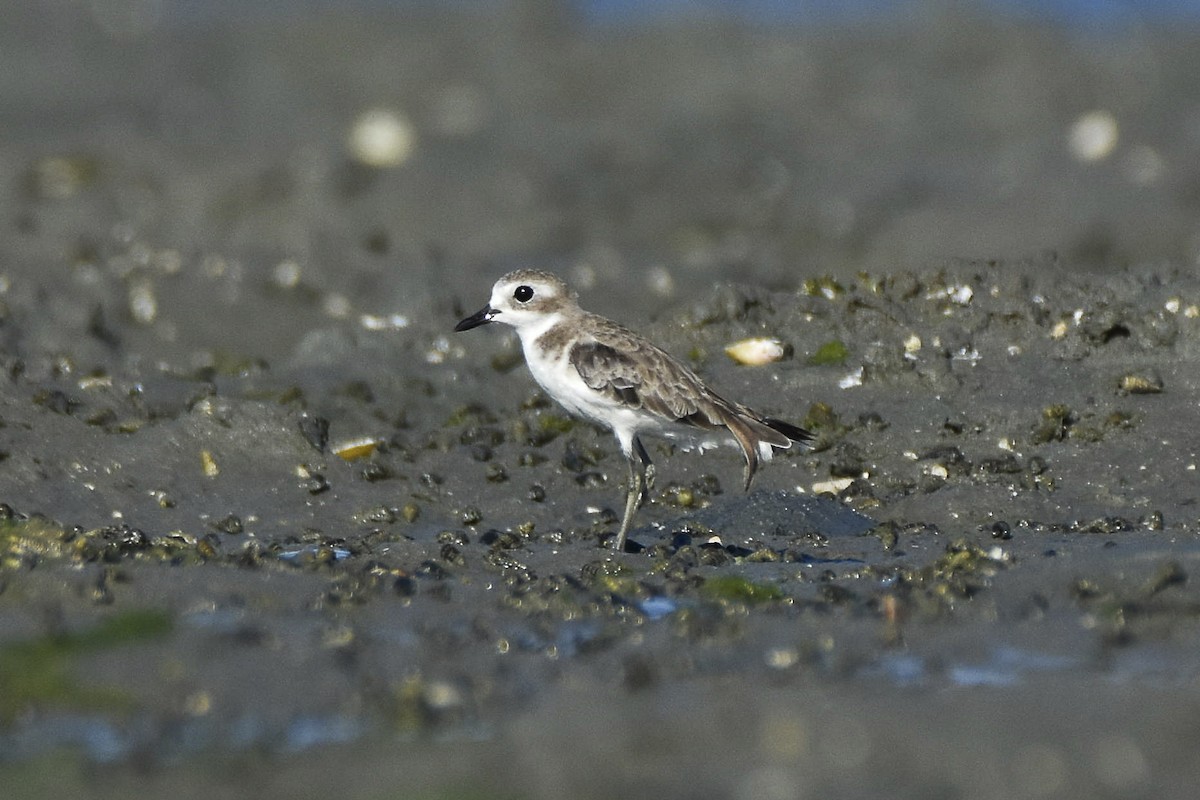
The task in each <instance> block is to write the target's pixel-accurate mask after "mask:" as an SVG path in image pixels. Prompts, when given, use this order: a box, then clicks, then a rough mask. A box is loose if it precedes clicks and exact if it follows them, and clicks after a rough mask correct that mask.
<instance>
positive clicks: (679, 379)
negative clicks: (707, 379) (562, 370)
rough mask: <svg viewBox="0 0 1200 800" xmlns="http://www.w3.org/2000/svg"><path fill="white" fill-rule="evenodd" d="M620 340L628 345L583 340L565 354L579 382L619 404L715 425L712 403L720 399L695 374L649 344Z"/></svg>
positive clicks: (686, 421) (701, 424)
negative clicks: (623, 346)
mask: <svg viewBox="0 0 1200 800" xmlns="http://www.w3.org/2000/svg"><path fill="white" fill-rule="evenodd" d="M623 344H628V345H630V347H627V348H623V349H621V350H618V349H617V348H615V347H613V346H611V345H608V344H604V343H602V342H594V341H593V342H583V343H580V344H577V345H575V346H574V347H572V348H571V352H570V354H569V356H568V359H569V360H570V362H571V365H572V366H573V367H575V370H576V371H577V372H578V373H579V377H581V378H583V382H584V383H585V384H587V385H588V386H589V387H590V388H592V389H595V390H596V391H598V392H600V393H601V394H604V395H605V396H607V397H609V398H611V399H613V400H615V401H617V402H619V403H621V404H622V405H626V406H629V407H630V408H643V409H645V410H646V411H649V412H650V413H652V414H657V415H659V416H661V417H665V418H667V419H672V420H677V421H679V422H682V423H684V424H688V425H696V426H698V427H702V428H711V427H716V426H717V425H720V424H721V417H720V415H719V413H718V412H717V410H716V407H715V404H716V403H719V402H721V401H720V400H719V398H716V397H715V396H714V395H713V394H712V393H711V392H710V391H709V390H708V389H706V388H705V387H704V384H702V383H701V382H700V379H699V378H697V377H696V376H695V375H693V374H692V373H691V372H689V371H688V370H687V369H686V368H685V367H683V366H682V365H680V364H679V363H678V362H677V361H675V360H674V359H672V358H671V357H670V356H668V355H667V354H666V353H664V352H662V351H661V350H659V349H658V348H656V347H654V346H653V345H650V344H648V343H646V342H642V341H637V340H631V341H630V342H628V343H623ZM630 353H633V355H630Z"/></svg>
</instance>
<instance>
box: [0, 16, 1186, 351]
mask: <svg viewBox="0 0 1200 800" xmlns="http://www.w3.org/2000/svg"><path fill="white" fill-rule="evenodd" d="M1198 31H1200V6H1198V5H1197V4H1195V3H1194V2H1186V1H1185V0H1155V1H1153V2H1147V1H1142V0H1139V2H1116V1H1115V0H1113V1H1106V0H1042V1H1041V2H1038V1H1037V0H991V1H990V2H985V1H984V0H979V2H966V3H964V2H939V1H938V0H928V1H927V2H921V1H920V0H917V1H915V2H902V1H901V0H873V1H871V2H853V3H848V2H837V1H836V0H810V1H809V2H783V0H757V1H755V0H750V1H748V2H729V1H726V2H721V1H720V0H709V1H708V2H703V1H702V0H694V1H693V2H685V1H684V0H675V1H671V2H658V3H650V4H646V3H637V2H632V1H631V0H592V1H591V2H586V1H585V0H576V1H575V2H568V1H567V0H559V1H557V2H556V1H555V0H515V1H514V2H490V3H469V2H405V1H403V0H395V1H393V2H387V1H386V0H359V1H358V2H332V1H325V0H293V1H291V2H282V1H281V2H269V3H268V2H263V3H251V4H246V3H240V2H233V0H92V1H91V2H83V1H82V0H32V1H31V2H26V3H19V4H10V6H9V8H8V9H7V10H6V20H5V24H4V26H3V27H2V28H0V104H2V107H3V113H2V114H0V202H3V203H4V205H5V213H4V214H3V215H2V216H0V233H2V234H3V235H2V236H0V258H2V259H3V264H0V270H3V271H5V272H6V274H8V275H9V277H10V279H11V278H12V277H14V276H23V278H27V279H28V280H29V281H34V282H37V281H41V280H46V281H49V284H48V285H52V286H53V288H54V290H55V292H60V293H61V292H81V293H82V294H81V296H80V297H79V298H78V299H79V301H80V302H81V303H83V304H84V305H85V306H86V305H88V304H89V302H88V301H91V300H94V298H95V297H96V296H97V295H99V296H101V299H102V301H103V302H104V303H105V304H106V306H108V305H116V306H118V307H120V308H122V309H123V314H124V316H126V317H128V318H130V319H132V320H133V321H134V322H135V323H137V324H139V325H141V326H142V327H143V328H146V329H156V330H155V331H154V332H153V334H154V335H150V336H147V337H146V338H145V341H142V342H141V345H142V346H144V347H145V348H148V355H149V356H154V355H157V356H161V357H164V358H172V357H180V358H182V357H184V354H183V353H181V352H175V351H174V350H173V348H178V347H184V346H185V345H186V343H187V342H188V340H189V339H192V338H193V337H195V340H196V341H203V342H206V343H214V342H215V343H218V344H220V343H222V342H226V343H227V344H233V343H234V342H236V341H242V342H244V341H247V340H249V341H253V342H254V343H255V345H254V347H255V349H256V351H257V353H258V354H259V355H261V356H264V357H272V356H276V355H280V354H284V353H287V352H290V348H291V347H292V346H293V345H294V344H295V341H296V339H297V338H298V336H299V333H298V332H299V331H300V330H304V329H307V328H309V327H311V326H313V325H315V324H319V323H321V322H322V321H325V320H328V319H329V318H331V317H332V318H334V319H341V318H345V319H355V318H358V315H365V317H364V318H369V319H371V320H374V322H373V323H372V324H377V325H382V326H387V325H393V324H396V325H400V324H409V323H414V324H416V323H422V322H425V323H428V324H430V325H442V323H443V322H444V320H445V319H447V318H450V317H452V316H454V314H455V313H456V312H457V311H458V310H461V309H462V308H466V307H467V306H471V307H473V306H475V305H478V303H479V300H480V298H481V297H482V296H483V295H484V294H485V293H486V289H487V287H488V286H489V285H490V284H491V281H492V280H493V279H494V277H495V276H496V275H497V274H499V273H500V272H501V271H504V270H506V269H508V268H511V267H512V266H513V265H514V264H534V265H540V266H545V267H549V268H552V269H556V270H559V271H561V272H563V273H564V274H566V276H567V277H569V278H570V279H572V280H573V281H574V282H575V284H576V285H577V286H578V287H579V288H580V289H582V290H585V291H586V290H597V291H596V294H595V295H594V296H596V297H599V298H601V300H600V301H599V303H598V304H596V305H597V306H598V310H601V311H608V312H610V313H611V312H613V311H614V310H616V309H622V310H624V311H625V314H624V316H625V317H626V318H639V317H641V316H643V315H645V314H649V313H653V312H654V310H655V309H657V308H661V307H662V305H663V304H664V303H671V302H677V301H681V300H686V299H688V298H690V297H691V296H693V295H695V294H696V293H697V292H698V291H701V290H703V289H704V288H705V287H707V286H711V284H712V282H713V281H720V280H734V279H736V280H739V281H745V282H754V283H759V284H762V285H765V286H768V287H771V288H778V289H788V288H794V287H796V286H798V285H799V284H800V283H801V282H802V281H803V280H804V279H805V278H809V277H813V276H821V275H832V276H835V277H838V278H842V279H844V278H847V277H850V276H853V275H855V274H857V273H860V272H864V271H865V272H870V273H872V274H887V273H894V272H899V271H905V270H923V269H926V268H930V267H933V268H937V267H938V266H939V265H941V264H946V263H961V262H962V261H964V260H966V261H968V262H969V261H973V260H981V261H989V260H1007V261H1014V260H1015V261H1019V260H1022V259H1027V260H1028V259H1032V260H1034V261H1036V262H1037V263H1041V264H1046V265H1051V266H1052V267H1053V268H1062V269H1065V270H1070V271H1078V270H1088V271H1105V270H1119V269H1124V268H1127V267H1130V266H1135V267H1136V266H1139V265H1141V266H1146V265H1170V266H1172V267H1176V268H1189V269H1190V268H1191V267H1193V266H1194V265H1195V264H1196V263H1197V260H1198V259H1200V80H1198V78H1200V48H1198V47H1197V38H1198V37H1197V33H1198ZM605 304H607V307H606V305H605ZM231 323H236V324H235V325H233V327H232V330H231ZM58 327H61V326H58ZM44 335H46V336H54V335H55V334H54V332H53V331H45V332H44Z"/></svg>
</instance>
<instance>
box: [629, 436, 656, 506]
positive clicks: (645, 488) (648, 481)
mask: <svg viewBox="0 0 1200 800" xmlns="http://www.w3.org/2000/svg"><path fill="white" fill-rule="evenodd" d="M633 447H634V449H635V450H636V451H637V455H638V458H640V459H641V460H642V496H641V497H639V498H638V508H641V507H642V505H643V504H644V503H645V502H646V501H647V500H649V499H650V490H651V489H653V488H654V462H653V461H651V460H650V454H649V453H647V452H646V448H644V447H642V440H641V439H639V438H637V437H636V436H635V437H634V438H633Z"/></svg>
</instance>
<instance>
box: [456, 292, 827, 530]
mask: <svg viewBox="0 0 1200 800" xmlns="http://www.w3.org/2000/svg"><path fill="white" fill-rule="evenodd" d="M492 322H500V323H505V324H507V325H511V326H512V327H513V328H515V329H516V332H517V335H518V337H519V338H520V340H521V349H522V351H523V352H524V355H525V363H526V365H527V366H528V367H529V371H530V373H531V374H532V375H533V378H534V380H535V381H537V383H538V384H539V385H540V386H541V387H542V389H543V390H544V391H545V392H546V394H548V395H549V396H550V397H551V398H553V399H554V400H555V401H556V402H557V403H558V404H559V405H561V406H562V407H563V408H564V409H566V410H567V412H569V413H570V414H572V415H574V416H577V417H582V418H583V419H585V420H589V421H591V422H593V423H595V424H597V425H599V426H600V427H602V428H607V429H609V430H611V431H612V433H613V435H614V436H615V437H616V439H617V443H618V444H619V445H620V447H621V452H622V454H623V455H624V456H625V459H626V461H627V463H628V467H629V482H628V486H627V494H626V497H625V513H624V515H623V517H622V519H621V527H620V530H619V531H618V532H617V538H616V543H615V547H616V550H617V551H618V552H624V551H625V549H626V541H627V537H628V535H629V528H630V525H631V524H632V523H633V519H634V516H635V514H636V513H637V510H638V509H639V508H640V507H641V506H642V505H643V504H644V503H645V501H646V498H647V496H648V494H649V489H650V485H649V479H652V478H653V475H654V472H653V469H654V468H653V463H652V462H651V460H650V456H649V454H647V452H646V448H645V447H644V446H643V445H642V442H641V437H642V436H643V435H650V436H659V437H664V438H667V439H672V440H677V441H680V442H683V443H685V444H687V445H691V446H695V447H697V448H698V449H700V450H701V451H703V450H704V449H706V448H708V447H713V446H716V445H718V444H722V443H732V444H735V445H737V446H738V447H740V448H741V451H742V456H743V457H744V459H745V469H744V471H743V480H742V485H743V489H744V490H745V491H749V490H750V482H751V480H752V479H753V478H754V473H755V472H756V470H757V469H758V467H759V464H760V463H761V462H763V461H769V460H771V456H772V455H773V453H774V451H775V450H778V449H787V448H789V447H791V446H792V445H793V444H797V445H802V446H803V445H806V444H808V443H809V442H811V441H812V440H813V438H814V436H813V434H812V433H811V432H809V431H807V430H805V429H803V428H801V427H799V426H797V425H793V424H791V423H789V422H784V421H783V420H779V419H775V418H773V417H768V416H764V415H763V414H760V413H758V412H757V411H754V410H752V409H750V408H748V407H746V406H744V405H742V404H740V403H736V402H733V401H731V400H726V399H725V398H724V397H722V396H721V395H719V394H717V393H716V392H715V391H713V390H712V389H710V388H708V386H706V385H705V384H704V382H703V381H702V380H701V379H700V377H699V376H697V375H696V373H695V372H693V371H692V370H690V369H688V367H686V366H685V365H684V364H682V363H681V362H679V361H678V360H677V359H675V358H674V357H672V356H671V355H670V354H668V353H667V352H666V351H664V350H662V349H661V348H659V347H658V346H656V345H654V344H653V343H651V342H650V341H649V340H648V339H645V338H644V337H642V336H640V335H638V334H637V333H634V332H633V331H632V330H629V329H628V328H626V327H624V326H622V325H620V324H618V323H616V322H613V321H612V320H610V319H607V318H605V317H602V316H600V315H598V314H592V313H589V312H587V311H584V310H583V309H582V308H580V307H579V301H578V296H577V294H576V293H575V292H573V291H572V290H571V289H570V288H569V287H568V286H567V284H566V283H565V282H564V281H563V280H562V279H561V278H559V277H558V276H557V275H554V274H553V273H550V272H543V271H540V270H533V269H518V270H515V271H513V272H509V273H508V274H507V275H504V276H503V277H501V278H500V279H499V280H497V281H496V283H495V285H494V286H493V287H492V294H491V298H490V299H489V300H488V303H487V305H485V306H484V307H483V308H481V309H479V311H477V312H476V313H474V314H472V315H470V316H469V317H466V318H465V319H463V320H461V321H460V322H459V323H458V324H457V325H455V327H454V330H455V331H456V332H461V331H467V330H471V329H472V328H478V327H480V326H482V325H487V324H489V323H492ZM648 474H649V479H648V477H647V475H648Z"/></svg>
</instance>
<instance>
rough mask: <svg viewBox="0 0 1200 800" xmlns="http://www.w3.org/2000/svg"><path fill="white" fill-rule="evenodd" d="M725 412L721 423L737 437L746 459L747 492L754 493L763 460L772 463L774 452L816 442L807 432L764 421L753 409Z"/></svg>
mask: <svg viewBox="0 0 1200 800" xmlns="http://www.w3.org/2000/svg"><path fill="white" fill-rule="evenodd" d="M721 412H722V413H721V418H722V419H721V422H722V423H724V425H725V427H726V428H728V429H729V432H730V433H732V434H733V438H734V439H735V440H737V443H738V446H740V447H741V449H742V455H743V456H744V457H745V459H746V470H745V472H744V474H743V488H744V489H745V490H746V491H749V489H750V482H751V481H752V480H753V479H754V473H755V472H757V471H758V465H759V463H761V461H762V460H763V459H767V460H769V459H770V458H771V451H772V450H773V449H774V448H780V449H786V448H788V447H791V445H792V442H796V443H797V444H804V443H805V442H809V441H811V440H812V439H813V438H815V437H814V436H813V434H811V433H810V432H808V431H806V430H804V429H803V428H800V427H797V426H795V425H792V424H791V423H789V422H784V421H782V420H778V419H772V418H770V417H760V416H758V415H757V414H755V413H754V412H753V411H750V410H749V409H741V408H728V409H726V408H723V409H721Z"/></svg>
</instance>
